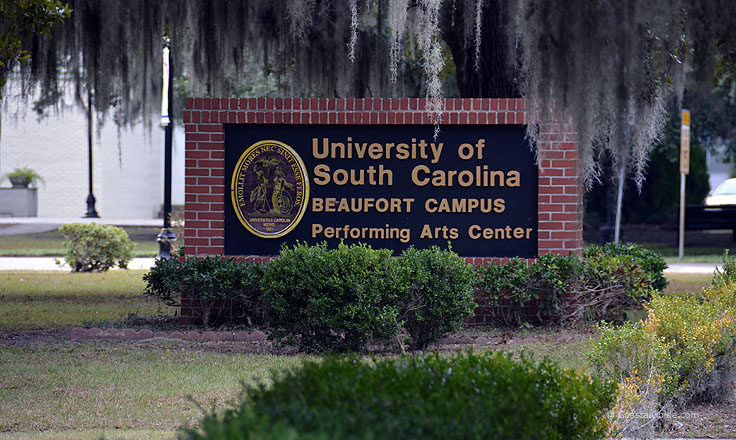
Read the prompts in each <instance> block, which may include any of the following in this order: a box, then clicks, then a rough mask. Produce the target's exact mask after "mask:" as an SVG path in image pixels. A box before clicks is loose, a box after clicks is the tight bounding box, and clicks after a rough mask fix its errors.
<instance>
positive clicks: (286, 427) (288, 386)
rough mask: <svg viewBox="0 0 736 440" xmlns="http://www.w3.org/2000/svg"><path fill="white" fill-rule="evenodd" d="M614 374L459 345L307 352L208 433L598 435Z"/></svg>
mask: <svg viewBox="0 0 736 440" xmlns="http://www.w3.org/2000/svg"><path fill="white" fill-rule="evenodd" d="M614 393H615V384H611V383H605V382H602V381H600V380H597V379H593V378H590V377H588V376H584V375H580V374H577V373H574V372H571V371H563V370H561V369H560V368H559V367H557V366H556V365H554V364H553V363H551V362H549V361H543V362H541V363H538V364H536V363H534V362H532V361H529V360H526V359H521V360H520V361H513V360H512V359H511V358H510V356H508V355H502V354H498V353H497V354H485V355H475V354H472V353H465V354H458V355H456V356H455V357H453V358H448V357H440V356H438V355H435V356H427V357H407V356H402V357H399V358H387V359H373V360H363V359H361V358H359V357H348V358H334V357H328V358H326V359H325V360H323V361H307V362H305V363H304V364H303V365H302V366H301V367H300V368H298V369H294V370H291V371H289V372H287V373H283V374H281V375H276V376H275V377H273V382H272V383H271V384H269V385H263V384H262V385H259V386H253V387H249V388H248V389H246V390H245V395H246V396H247V399H246V400H244V401H243V402H242V403H241V405H240V406H239V407H237V408H235V409H231V410H227V411H225V412H224V413H223V414H221V415H220V414H215V413H213V414H211V415H208V416H207V417H205V419H204V420H203V423H202V426H201V429H199V430H196V431H195V430H190V431H187V432H185V433H184V434H183V438H185V439H188V440H203V439H228V440H230V439H232V440H235V439H276V438H279V439H296V438H300V439H302V438H304V439H394V440H400V439H442V440H453V439H489V438H490V439H512V438H513V439H520V440H521V439H536V440H545V439H600V438H603V437H604V436H605V434H606V428H607V426H606V422H605V417H604V415H605V413H606V412H607V410H608V409H609V408H610V407H611V406H612V404H613V401H614Z"/></svg>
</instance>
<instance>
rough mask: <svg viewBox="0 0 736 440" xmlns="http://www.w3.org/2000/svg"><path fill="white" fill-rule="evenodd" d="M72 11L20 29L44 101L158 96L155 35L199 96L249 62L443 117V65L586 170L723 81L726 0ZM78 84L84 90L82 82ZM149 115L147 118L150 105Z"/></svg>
mask: <svg viewBox="0 0 736 440" xmlns="http://www.w3.org/2000/svg"><path fill="white" fill-rule="evenodd" d="M69 7H70V8H71V9H73V10H74V13H73V14H72V17H71V18H70V19H68V20H66V21H65V22H64V23H63V25H61V26H58V27H57V28H56V29H55V30H54V32H53V38H51V39H49V40H43V39H40V38H38V36H37V35H32V36H30V37H28V43H27V44H28V46H27V47H29V48H30V49H29V55H30V61H31V62H30V63H28V64H26V65H24V66H21V68H20V69H21V70H20V71H21V74H22V78H24V80H25V81H27V82H28V83H29V84H39V85H40V86H41V90H42V95H41V96H42V99H41V103H42V105H50V104H52V103H53V102H54V101H55V100H56V99H58V96H59V89H60V87H63V86H64V85H66V84H68V83H69V82H71V84H73V85H74V87H75V88H76V89H77V90H78V91H81V90H82V89H87V88H89V89H91V90H92V91H93V94H94V96H95V107H96V109H97V111H98V112H102V113H104V112H108V111H110V110H112V111H113V112H114V114H115V119H116V120H117V121H118V122H121V123H125V122H130V121H133V120H136V119H138V118H139V117H140V116H141V115H148V114H152V113H153V112H154V111H155V110H156V109H157V100H158V99H160V98H159V97H160V89H161V81H160V76H161V75H160V72H161V56H160V49H161V38H162V36H163V35H164V34H167V35H169V36H170V37H171V40H172V45H173V53H174V56H175V57H176V58H175V62H174V64H175V67H176V69H177V72H178V73H179V75H180V77H181V78H184V79H185V82H186V85H187V87H188V88H189V90H190V91H191V92H192V93H194V94H196V95H208V96H216V95H219V96H231V94H232V93H233V91H234V90H237V89H238V87H237V86H238V84H240V83H242V81H243V75H244V72H247V69H246V68H245V66H247V65H249V64H252V62H253V61H254V60H257V62H258V63H259V65H260V67H261V71H262V74H263V75H267V76H272V77H273V78H275V88H276V90H277V93H278V94H281V95H283V96H299V95H301V96H328V97H341V96H356V97H362V96H417V95H419V94H421V95H422V96H426V97H428V98H429V102H430V108H431V109H433V110H434V111H435V114H436V116H437V118H438V119H436V121H437V122H440V121H441V119H439V118H440V117H441V114H442V110H443V109H442V108H441V102H442V101H441V100H440V99H439V98H441V97H445V96H449V95H448V92H447V90H446V89H443V85H446V84H447V83H448V75H447V73H448V71H454V73H455V75H454V78H453V79H452V81H451V82H452V83H453V84H456V87H457V90H458V93H459V94H460V95H461V96H464V97H490V96H495V97H503V96H522V97H525V98H527V103H528V105H527V106H528V109H527V112H528V115H527V120H528V121H529V122H530V123H529V125H528V134H529V136H530V138H531V139H532V141H535V140H536V136H537V133H538V124H539V123H544V122H545V120H548V119H549V118H553V117H554V118H562V119H563V120H566V121H569V122H570V123H571V124H573V126H574V128H575V129H576V130H577V132H578V137H579V145H580V150H581V155H582V157H583V159H584V164H585V172H584V176H585V178H586V180H587V181H591V179H594V178H595V177H596V176H597V174H598V168H597V166H596V164H597V163H598V162H599V160H598V159H599V158H600V157H601V155H605V156H608V157H610V158H612V160H613V161H614V162H615V163H619V164H626V165H627V166H629V167H630V168H631V169H632V170H633V171H634V172H635V174H636V175H639V176H640V175H641V172H642V170H643V168H644V166H645V164H646V158H647V155H648V153H649V151H650V149H651V146H652V145H653V141H654V139H656V138H657V137H658V136H659V135H660V133H661V131H662V129H663V127H664V125H665V122H666V116H665V110H664V109H665V104H666V101H667V100H668V99H670V97H671V96H674V99H676V100H677V99H682V92H683V90H684V84H685V81H684V79H685V77H686V75H689V76H690V77H691V78H692V80H693V81H694V84H695V85H696V87H697V88H699V89H701V90H703V91H705V93H708V92H709V91H710V90H711V89H712V87H713V85H714V81H715V79H716V78H717V79H720V80H721V81H726V82H729V81H730V83H731V84H733V83H734V81H733V76H732V71H733V69H732V67H733V66H734V60H736V33H733V32H732V29H733V27H734V25H736V2H732V1H730V0H694V1H692V0H691V1H684V0H597V1H578V0H507V1H501V0H360V1H359V0H344V1H343V0H271V1H247V0H161V1H159V0H72V1H69ZM78 94H80V95H81V92H79V93H78ZM149 119H150V118H149Z"/></svg>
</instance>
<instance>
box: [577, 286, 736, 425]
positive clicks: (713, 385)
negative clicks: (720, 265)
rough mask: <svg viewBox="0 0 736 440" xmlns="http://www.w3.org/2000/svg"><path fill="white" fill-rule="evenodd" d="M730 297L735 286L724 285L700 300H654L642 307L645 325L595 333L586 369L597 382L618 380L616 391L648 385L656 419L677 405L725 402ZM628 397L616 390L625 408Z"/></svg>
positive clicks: (732, 321)
mask: <svg viewBox="0 0 736 440" xmlns="http://www.w3.org/2000/svg"><path fill="white" fill-rule="evenodd" d="M735 292H736V284H733V283H727V284H721V285H718V286H715V287H711V288H708V289H705V290H704V291H703V292H702V294H700V295H687V296H686V295H676V296H660V295H655V296H654V297H653V298H652V300H651V301H650V302H649V303H648V304H647V305H646V309H647V311H648V316H647V319H646V320H645V321H642V322H638V323H635V324H631V323H629V324H626V325H624V326H621V327H613V326H603V327H602V328H601V331H600V339H599V341H598V342H597V343H596V344H594V345H593V347H592V348H591V350H590V352H589V358H590V360H591V364H592V366H593V367H594V368H595V370H596V372H597V374H598V375H600V376H601V377H603V378H606V379H611V380H623V385H622V390H626V389H627V388H626V387H627V386H629V388H630V387H631V386H633V385H637V386H638V387H642V386H646V384H647V381H651V380H654V383H656V384H657V386H656V387H655V388H656V389H655V395H656V401H657V405H656V411H655V413H657V414H660V415H661V413H662V409H663V408H664V409H666V408H669V407H672V406H676V405H679V404H685V403H690V402H698V401H719V400H725V399H728V398H731V397H732V396H733V391H734V385H733V383H734V364H735V361H736V308H734V305H736V302H735V301H734V300H735V299H736V293H735ZM642 378H649V379H647V380H642ZM629 394H631V396H628V397H626V393H624V392H623V391H622V394H621V395H620V397H619V402H629V403H627V404H626V405H629V406H631V405H632V404H631V402H630V401H631V398H632V396H633V397H634V399H633V400H634V401H636V398H635V397H636V395H637V394H636V393H634V394H632V393H629ZM643 394H644V393H639V394H638V395H640V396H641V395H643ZM648 394H651V393H648ZM626 405H623V406H626ZM619 406H621V405H619ZM649 406H651V405H649ZM650 421H651V420H650ZM640 428H641V426H638V425H636V424H634V425H633V427H632V426H628V427H624V428H623V430H624V434H625V435H641V432H640Z"/></svg>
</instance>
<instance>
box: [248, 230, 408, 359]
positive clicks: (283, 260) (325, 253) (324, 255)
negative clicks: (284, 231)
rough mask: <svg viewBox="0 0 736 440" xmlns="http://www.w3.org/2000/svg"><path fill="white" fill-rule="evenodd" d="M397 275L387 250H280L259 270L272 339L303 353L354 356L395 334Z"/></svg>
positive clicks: (321, 246) (362, 247)
mask: <svg viewBox="0 0 736 440" xmlns="http://www.w3.org/2000/svg"><path fill="white" fill-rule="evenodd" d="M397 275H398V274H397V266H396V265H395V264H394V261H393V259H392V258H391V251H388V250H374V249H371V248H370V247H369V246H367V245H353V246H346V245H344V244H341V245H340V246H339V247H338V248H337V249H335V250H331V249H328V248H327V244H326V243H322V244H319V245H316V246H307V245H305V244H297V245H295V246H294V247H292V248H288V247H284V248H283V249H282V250H281V254H280V256H279V259H278V260H275V261H272V262H271V263H269V264H267V265H266V266H265V267H264V277H263V282H262V288H263V304H264V306H265V311H266V318H267V320H268V322H269V324H270V325H271V326H272V327H273V333H274V334H275V336H276V337H278V338H286V339H287V340H288V341H289V342H291V343H296V344H298V345H299V346H300V347H302V348H303V349H306V350H308V351H346V350H353V351H357V350H360V349H361V348H363V347H364V346H365V345H366V344H367V343H368V341H369V340H370V339H387V338H390V337H392V336H394V335H396V334H398V332H399V322H398V315H399V308H398V297H399V296H400V294H401V291H400V287H399V286H398V282H397V278H398V277H397Z"/></svg>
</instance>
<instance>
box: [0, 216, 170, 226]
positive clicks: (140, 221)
mask: <svg viewBox="0 0 736 440" xmlns="http://www.w3.org/2000/svg"><path fill="white" fill-rule="evenodd" d="M163 222H164V221H163V219H160V218H104V217H102V218H86V217H74V218H69V217H66V218H63V217H0V228H2V225H57V227H59V226H61V225H65V224H67V223H99V224H102V225H115V226H163Z"/></svg>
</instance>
